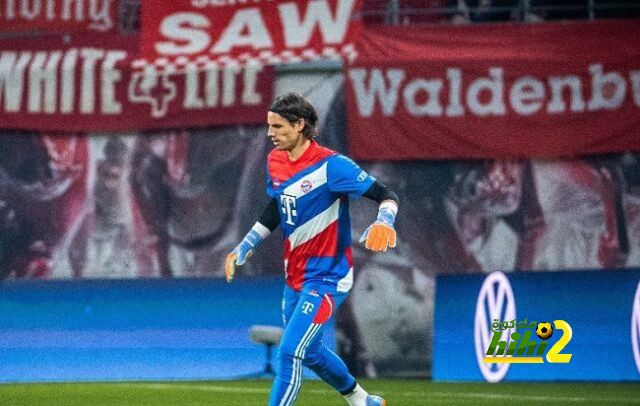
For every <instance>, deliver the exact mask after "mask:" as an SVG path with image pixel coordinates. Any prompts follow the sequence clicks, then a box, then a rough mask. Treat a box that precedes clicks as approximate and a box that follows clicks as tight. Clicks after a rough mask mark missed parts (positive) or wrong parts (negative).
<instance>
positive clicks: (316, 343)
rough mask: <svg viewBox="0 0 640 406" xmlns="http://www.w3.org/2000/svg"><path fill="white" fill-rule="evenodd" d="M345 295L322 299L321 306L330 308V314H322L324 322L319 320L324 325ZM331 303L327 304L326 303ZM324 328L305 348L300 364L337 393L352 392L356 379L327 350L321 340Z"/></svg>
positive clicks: (334, 354)
mask: <svg viewBox="0 0 640 406" xmlns="http://www.w3.org/2000/svg"><path fill="white" fill-rule="evenodd" d="M346 297H347V295H346V294H344V293H338V294H334V295H330V294H328V296H327V297H324V298H323V302H322V304H321V306H325V307H330V308H331V310H332V311H331V312H330V313H327V312H325V313H323V318H324V319H325V320H319V321H321V322H322V324H323V326H324V323H325V322H327V321H328V320H329V318H330V317H331V316H332V315H333V314H335V313H336V310H337V309H338V307H339V306H340V305H341V304H342V302H343V301H344V300H345V299H346ZM329 300H330V301H331V302H332V303H327V301H329ZM323 331H324V328H321V331H320V332H319V333H318V334H317V335H316V336H315V338H314V339H313V341H312V342H311V343H310V344H309V347H308V348H307V352H306V357H305V359H304V360H303V361H302V363H303V364H304V365H305V366H307V367H309V369H311V370H312V371H313V372H315V373H316V375H318V376H319V377H320V378H321V379H322V380H323V381H325V382H326V383H328V384H329V385H331V386H333V387H334V388H335V389H336V390H337V391H338V392H340V393H342V394H345V393H348V392H349V391H350V390H352V389H353V388H354V387H355V385H356V379H355V378H354V377H353V375H351V374H350V373H349V370H348V369H347V366H346V364H345V363H344V361H342V359H341V358H340V357H339V356H338V355H337V354H336V353H334V352H333V351H331V349H329V348H328V347H327V346H326V345H325V344H324V340H323V338H322V336H323V334H322V333H323Z"/></svg>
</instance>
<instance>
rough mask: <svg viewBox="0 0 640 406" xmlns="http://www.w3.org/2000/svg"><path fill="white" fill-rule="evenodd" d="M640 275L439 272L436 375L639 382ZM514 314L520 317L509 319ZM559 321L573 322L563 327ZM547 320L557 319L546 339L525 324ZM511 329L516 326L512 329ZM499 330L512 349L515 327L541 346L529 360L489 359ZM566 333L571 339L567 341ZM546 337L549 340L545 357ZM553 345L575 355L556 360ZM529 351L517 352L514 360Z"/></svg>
mask: <svg viewBox="0 0 640 406" xmlns="http://www.w3.org/2000/svg"><path fill="white" fill-rule="evenodd" d="M639 281H640V271H637V270H634V271H629V270H627V271H567V272H540V273H512V274H503V273H500V272H494V273H492V274H489V275H467V276H439V277H438V278H437V285H436V301H435V326H434V331H435V334H434V346H433V348H434V350H433V351H434V352H433V379H434V380H438V381H449V380H464V381H485V380H486V381H489V382H499V381H544V380H597V381H637V380H640V374H639V372H638V371H639V368H640V365H638V366H637V365H636V363H640V359H638V358H640V357H639V354H640V353H639V352H638V348H637V347H638V325H639V323H640V303H638V302H639V298H640V295H639V294H638V293H637V288H638V286H639V285H638V282H639ZM512 320H515V323H510V321H512ZM560 320H563V321H565V322H566V323H567V324H568V325H569V328H566V327H565V328H564V329H562V330H561V329H559V328H558V326H559V327H562V323H561V322H558V321H560ZM504 322H508V323H506V324H503V323H504ZM532 322H534V323H533V324H532ZM541 322H549V323H551V324H552V325H554V324H555V327H554V331H553V334H552V335H551V337H550V338H548V339H547V340H542V339H541V338H539V337H538V335H537V334H536V329H535V327H531V328H524V326H525V325H531V326H534V325H535V326H536V327H537V325H538V324H539V323H541ZM519 326H522V328H518V327H519ZM506 327H513V328H507V329H506V330H505V328H506ZM492 330H494V331H498V332H502V334H501V336H500V338H499V339H497V340H496V342H497V341H499V340H502V341H505V345H504V346H505V347H506V348H505V350H506V351H505V353H508V348H509V347H508V346H509V344H510V343H509V342H508V341H507V337H511V334H512V333H514V332H517V333H519V335H520V336H523V335H524V334H525V333H526V332H527V331H530V333H529V336H530V339H529V341H533V342H534V344H532V345H535V346H536V350H535V352H534V353H533V354H532V355H534V357H532V359H531V360H529V362H526V363H516V362H513V361H510V362H505V361H504V359H501V362H499V363H490V362H483V361H484V359H483V357H485V356H486V355H487V354H486V352H487V350H488V348H489V345H490V344H491V340H492V339H493V337H494V334H495V333H494V332H493V331H492ZM569 330H570V331H569ZM634 336H635V338H634ZM563 338H564V340H565V341H566V340H567V339H569V338H570V339H569V341H568V342H566V343H563V342H560V340H561V339H563ZM521 342H522V338H519V337H518V336H517V335H516V336H515V340H514V344H513V346H514V347H515V348H517V346H518V345H520V343H521ZM543 342H546V343H547V345H546V347H544V348H543V350H542V353H541V354H539V355H538V354H537V353H538V350H539V349H540V347H541V344H542V343H543ZM634 347H636V348H635V349H634ZM552 349H560V351H559V354H571V357H570V359H569V362H558V359H557V358H556V362H549V361H550V360H551V361H553V360H554V356H553V355H549V353H550V352H552ZM499 351H500V347H499V346H498V347H497V348H496V351H495V352H493V353H491V355H492V356H496V355H500V354H498V353H499ZM503 351H504V350H503ZM523 352H524V350H523ZM634 352H635V353H636V354H635V357H634ZM526 355H527V354H526V353H525V354H518V353H517V352H516V353H514V354H513V357H512V358H518V357H522V356H526ZM518 361H523V360H522V359H519V360H518ZM531 362H536V363H531Z"/></svg>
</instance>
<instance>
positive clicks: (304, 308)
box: [302, 302, 314, 314]
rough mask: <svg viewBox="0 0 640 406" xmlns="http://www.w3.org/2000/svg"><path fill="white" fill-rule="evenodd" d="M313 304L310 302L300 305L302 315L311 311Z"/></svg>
mask: <svg viewBox="0 0 640 406" xmlns="http://www.w3.org/2000/svg"><path fill="white" fill-rule="evenodd" d="M313 307H314V306H313V303H310V302H304V303H303V304H302V313H304V314H309V313H311V312H312V311H313Z"/></svg>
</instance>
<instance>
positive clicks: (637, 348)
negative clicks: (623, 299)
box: [631, 282, 640, 373]
mask: <svg viewBox="0 0 640 406" xmlns="http://www.w3.org/2000/svg"><path fill="white" fill-rule="evenodd" d="M631 348H632V349H633V358H634V359H635V361H636V369H637V370H638V373H640V282H638V287H637V288H636V295H635V297H634V299H633V309H631Z"/></svg>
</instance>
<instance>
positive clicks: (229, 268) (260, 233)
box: [224, 223, 271, 282]
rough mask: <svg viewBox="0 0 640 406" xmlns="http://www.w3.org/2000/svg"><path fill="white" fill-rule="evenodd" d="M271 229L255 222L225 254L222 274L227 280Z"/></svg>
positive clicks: (229, 279)
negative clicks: (238, 242) (225, 258)
mask: <svg viewBox="0 0 640 406" xmlns="http://www.w3.org/2000/svg"><path fill="white" fill-rule="evenodd" d="M269 233H271V231H269V229H268V228H266V227H265V226H263V225H262V224H260V223H256V224H255V225H254V226H253V228H252V229H251V230H250V231H249V232H248V233H247V235H245V237H244V238H243V239H242V241H240V244H238V245H236V247H235V248H234V249H233V251H231V252H230V253H229V254H227V260H226V262H225V264H224V275H225V277H226V278H227V282H231V280H232V279H233V275H234V274H235V273H236V267H239V266H242V265H244V264H245V262H247V260H248V259H249V258H251V255H253V250H254V249H255V248H256V247H257V246H258V245H259V244H260V243H261V242H262V240H263V239H264V238H266V237H267V236H268V235H269Z"/></svg>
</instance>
